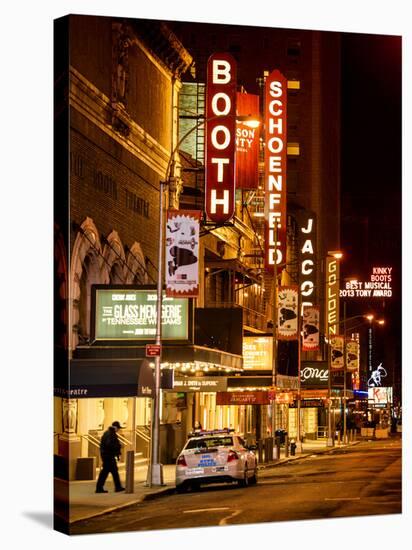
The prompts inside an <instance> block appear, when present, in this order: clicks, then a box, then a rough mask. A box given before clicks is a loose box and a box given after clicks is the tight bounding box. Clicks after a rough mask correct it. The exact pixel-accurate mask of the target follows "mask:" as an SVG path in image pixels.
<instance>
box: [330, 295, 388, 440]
mask: <svg viewBox="0 0 412 550" xmlns="http://www.w3.org/2000/svg"><path fill="white" fill-rule="evenodd" d="M355 319H367V320H368V321H369V323H372V321H373V319H374V316H373V315H372V314H368V315H364V314H363V315H353V316H352V317H348V318H346V302H343V320H342V321H340V322H339V323H335V324H336V326H340V325H343V342H344V343H343V361H344V362H343V368H344V377H343V442H344V443H346V439H347V423H346V373H347V363H346V324H347V323H348V322H349V321H353V320H355ZM360 324H362V323H360ZM380 324H381V323H380ZM329 327H330V325H328V334H329ZM328 347H329V349H328V381H329V418H328V441H327V446H328V447H332V446H333V444H334V443H333V438H332V426H331V410H330V402H331V370H332V369H331V344H330V340H329V338H328Z"/></svg>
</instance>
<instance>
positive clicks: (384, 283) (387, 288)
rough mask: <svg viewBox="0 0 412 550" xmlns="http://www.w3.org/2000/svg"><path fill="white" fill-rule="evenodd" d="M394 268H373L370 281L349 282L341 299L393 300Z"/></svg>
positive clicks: (343, 290) (341, 291)
mask: <svg viewBox="0 0 412 550" xmlns="http://www.w3.org/2000/svg"><path fill="white" fill-rule="evenodd" d="M392 269H393V268H392V267H388V266H385V267H373V268H372V273H371V274H370V277H369V281H348V282H347V283H346V284H345V288H344V289H341V290H340V296H341V298H391V297H392V277H393V273H392Z"/></svg>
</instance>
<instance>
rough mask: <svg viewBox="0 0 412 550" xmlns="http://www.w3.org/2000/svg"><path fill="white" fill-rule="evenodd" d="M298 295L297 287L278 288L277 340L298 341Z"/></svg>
mask: <svg viewBox="0 0 412 550" xmlns="http://www.w3.org/2000/svg"><path fill="white" fill-rule="evenodd" d="M298 295H299V288H298V287H297V286H281V287H279V288H278V307H277V310H278V322H277V327H278V329H277V337H278V340H297V339H298Z"/></svg>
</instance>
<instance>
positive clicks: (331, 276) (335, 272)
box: [325, 256, 340, 336]
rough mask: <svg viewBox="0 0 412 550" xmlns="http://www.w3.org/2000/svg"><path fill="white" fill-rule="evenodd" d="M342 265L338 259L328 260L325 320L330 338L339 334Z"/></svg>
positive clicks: (328, 258) (331, 258) (330, 257)
mask: <svg viewBox="0 0 412 550" xmlns="http://www.w3.org/2000/svg"><path fill="white" fill-rule="evenodd" d="M339 273H340V265H339V261H338V260H337V258H334V257H332V256H328V257H327V258H326V288H325V296H326V299H325V318H326V323H327V326H326V328H327V330H326V333H327V334H328V336H333V335H335V334H339V279H340V275H339Z"/></svg>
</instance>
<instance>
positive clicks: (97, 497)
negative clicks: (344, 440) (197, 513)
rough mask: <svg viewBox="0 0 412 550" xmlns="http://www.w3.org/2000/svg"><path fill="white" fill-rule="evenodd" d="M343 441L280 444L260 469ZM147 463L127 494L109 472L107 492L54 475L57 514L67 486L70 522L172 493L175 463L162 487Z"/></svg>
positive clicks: (165, 471) (165, 469) (169, 466)
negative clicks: (292, 450) (149, 482)
mask: <svg viewBox="0 0 412 550" xmlns="http://www.w3.org/2000/svg"><path fill="white" fill-rule="evenodd" d="M359 442H360V440H358V441H354V442H352V443H349V445H356V444H357V443H359ZM343 447H344V445H335V447H326V442H325V441H307V442H305V443H303V449H302V452H301V453H297V454H296V455H295V456H290V455H289V457H285V451H284V449H283V448H282V449H281V453H280V459H279V460H277V461H274V462H270V463H261V464H260V465H259V469H261V470H265V469H267V468H274V467H276V466H278V465H280V464H285V463H287V462H290V461H293V460H297V459H301V458H306V457H308V456H310V455H313V454H319V453H324V452H330V451H331V450H333V449H335V450H336V449H339V448H343ZM146 477H147V466H138V467H136V468H135V483H134V493H130V494H127V493H125V492H121V493H115V492H114V487H113V481H112V477H111V476H110V475H109V477H108V479H107V481H106V484H105V488H106V489H107V490H108V491H109V492H108V493H101V494H96V493H95V488H96V481H71V482H70V483H68V482H67V481H63V480H61V479H58V478H55V480H54V487H55V501H56V503H55V512H56V514H57V515H61V514H59V509H60V511H61V510H62V509H63V505H64V500H65V494H66V493H67V487H68V486H69V491H70V523H74V522H76V521H80V520H84V519H89V518H91V517H95V516H99V515H102V514H106V513H108V512H112V511H113V510H117V509H119V508H123V507H126V506H130V505H131V504H136V503H138V502H142V501H143V500H147V499H150V498H155V497H156V496H159V495H162V494H168V493H173V492H174V489H175V465H174V464H166V465H164V466H163V478H164V479H163V481H164V486H162V487H158V486H156V487H148V486H146ZM120 479H121V480H122V483H123V484H125V480H124V474H123V475H122V474H120Z"/></svg>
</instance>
